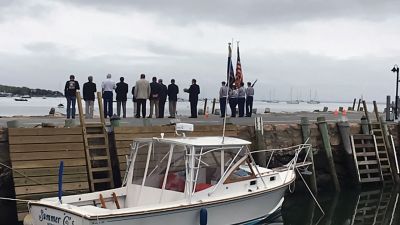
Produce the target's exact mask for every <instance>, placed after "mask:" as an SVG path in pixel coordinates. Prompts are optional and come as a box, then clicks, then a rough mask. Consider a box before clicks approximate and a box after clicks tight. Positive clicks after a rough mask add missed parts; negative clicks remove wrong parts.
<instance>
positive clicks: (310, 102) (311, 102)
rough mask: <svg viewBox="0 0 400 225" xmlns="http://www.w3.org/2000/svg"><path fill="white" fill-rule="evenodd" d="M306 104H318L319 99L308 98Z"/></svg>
mask: <svg viewBox="0 0 400 225" xmlns="http://www.w3.org/2000/svg"><path fill="white" fill-rule="evenodd" d="M307 103H308V104H319V103H321V102H320V101H316V100H310V101H308V102H307Z"/></svg>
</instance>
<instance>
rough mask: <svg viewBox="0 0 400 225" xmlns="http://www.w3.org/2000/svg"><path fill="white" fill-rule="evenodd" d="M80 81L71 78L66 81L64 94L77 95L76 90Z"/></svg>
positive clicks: (66, 95) (68, 95)
mask: <svg viewBox="0 0 400 225" xmlns="http://www.w3.org/2000/svg"><path fill="white" fill-rule="evenodd" d="M79 89H80V88H79V83H78V81H76V80H69V81H67V82H66V83H65V88H64V95H65V97H73V96H76V90H79Z"/></svg>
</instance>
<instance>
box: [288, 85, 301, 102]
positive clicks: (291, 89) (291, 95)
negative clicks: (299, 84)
mask: <svg viewBox="0 0 400 225" xmlns="http://www.w3.org/2000/svg"><path fill="white" fill-rule="evenodd" d="M286 103H287V104H299V103H300V101H299V100H293V88H290V101H286Z"/></svg>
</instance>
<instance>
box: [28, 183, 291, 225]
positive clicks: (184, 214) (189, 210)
mask: <svg viewBox="0 0 400 225" xmlns="http://www.w3.org/2000/svg"><path fill="white" fill-rule="evenodd" d="M286 188H287V186H283V187H280V188H277V189H274V190H269V191H265V192H259V193H251V194H249V195H247V196H244V197H241V198H235V199H227V200H224V201H220V202H217V203H204V204H197V205H192V206H181V207H177V208H174V209H168V210H163V211H154V212H148V213H142V214H140V215H137V214H132V215H129V214H113V215H107V216H99V217H98V218H93V217H92V218H88V217H85V216H82V215H74V214H72V213H71V212H68V211H63V210H61V209H57V208H56V207H51V206H48V207H46V206H44V205H41V204H35V203H34V204H32V205H31V214H32V217H33V220H34V221H35V222H34V224H35V225H53V224H54V225H56V224H62V225H78V224H79V225H80V224H82V225H92V224H110V225H111V224H112V225H136V224H137V225H139V224H140V225H158V224H160V225H161V224H162V225H188V224H199V223H200V210H201V209H206V211H207V225H223V224H254V223H256V222H258V221H261V220H262V219H264V218H266V217H267V216H268V215H270V214H271V213H273V212H274V211H276V210H277V209H278V208H279V207H280V206H281V204H282V202H283V196H284V194H285V191H286ZM203 211H204V210H203Z"/></svg>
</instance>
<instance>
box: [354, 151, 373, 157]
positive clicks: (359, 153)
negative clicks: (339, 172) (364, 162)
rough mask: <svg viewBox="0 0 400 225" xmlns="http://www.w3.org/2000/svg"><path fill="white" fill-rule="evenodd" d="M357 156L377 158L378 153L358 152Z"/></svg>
mask: <svg viewBox="0 0 400 225" xmlns="http://www.w3.org/2000/svg"><path fill="white" fill-rule="evenodd" d="M356 155H357V156H364V157H366V156H376V152H357V153H356Z"/></svg>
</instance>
